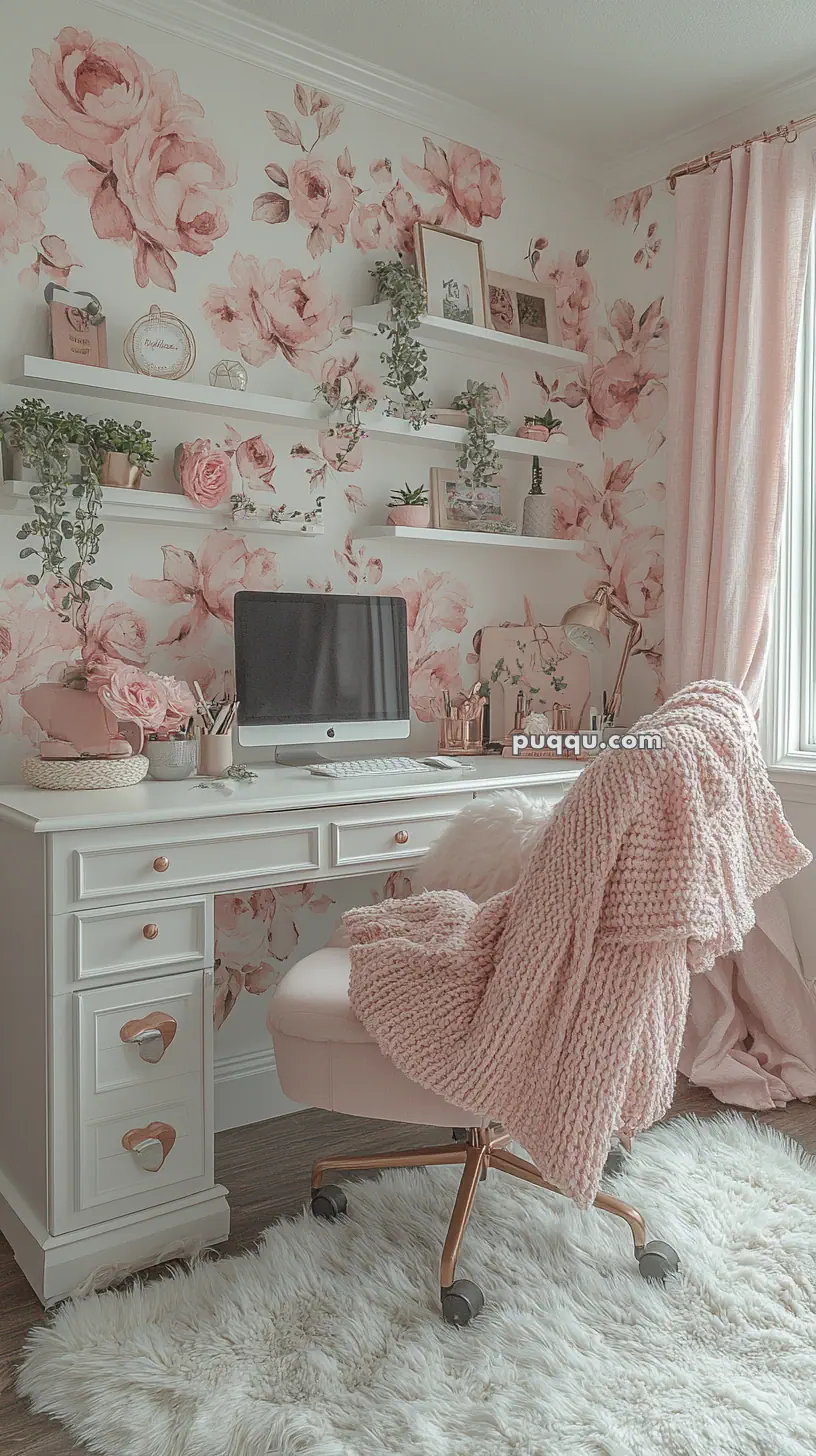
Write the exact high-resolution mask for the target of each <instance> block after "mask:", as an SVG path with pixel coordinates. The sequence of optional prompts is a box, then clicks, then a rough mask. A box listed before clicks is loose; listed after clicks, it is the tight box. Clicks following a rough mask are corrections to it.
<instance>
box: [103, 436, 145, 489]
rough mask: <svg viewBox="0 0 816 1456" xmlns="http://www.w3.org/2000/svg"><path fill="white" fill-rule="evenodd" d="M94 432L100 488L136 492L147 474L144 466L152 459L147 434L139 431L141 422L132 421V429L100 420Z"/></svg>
mask: <svg viewBox="0 0 816 1456" xmlns="http://www.w3.org/2000/svg"><path fill="white" fill-rule="evenodd" d="M95 430H96V442H97V449H98V451H99V453H100V465H99V481H100V484H101V485H116V486H120V487H121V488H122V489H124V490H138V489H139V486H140V485H141V483H142V476H143V475H149V474H150V471H149V470H148V468H147V467H148V465H151V464H152V463H153V461H154V460H155V459H156V454H155V451H154V449H153V445H154V440H153V436H152V435H151V433H150V431H149V430H145V429H144V428H143V426H142V422H141V420H134V422H133V424H132V425H120V423H119V421H118V420H100V421H99V423H98V424H97V425H96V426H95Z"/></svg>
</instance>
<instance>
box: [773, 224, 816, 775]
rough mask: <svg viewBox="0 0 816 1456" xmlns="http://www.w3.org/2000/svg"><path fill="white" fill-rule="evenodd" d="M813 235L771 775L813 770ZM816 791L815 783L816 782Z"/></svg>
mask: <svg viewBox="0 0 816 1456" xmlns="http://www.w3.org/2000/svg"><path fill="white" fill-rule="evenodd" d="M814 238H816V233H814V237H813V238H812V239H811V248H810V254H809V258H808V268H807V276H806V279H805V290H804V306H803V314H802V326H801V328H800V331H799V344H798V349H797V358H796V385H795V389H794V398H793V409H792V412H791V423H790V438H789V442H788V489H787V495H786V500H785V509H784V515H783V520H782V530H781V537H780V543H779V569H778V573H777V580H776V587H775V592H774V603H773V622H772V628H771V639H770V650H769V655H768V671H767V677H766V681H765V693H764V701H763V708H762V714H761V719H760V722H761V729H762V738H763V746H764V749H765V755H766V758H767V760H768V764H769V766H770V768H771V769H772V771H773V776H774V778H775V779H779V780H781V781H783V782H785V781H787V782H788V783H800V784H801V783H802V778H803V775H806V774H807V775H810V774H813V775H816V630H814V625H815V618H816V246H814ZM814 792H816V781H814Z"/></svg>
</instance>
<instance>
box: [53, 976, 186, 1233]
mask: <svg viewBox="0 0 816 1456" xmlns="http://www.w3.org/2000/svg"><path fill="white" fill-rule="evenodd" d="M72 1000H73V1009H74V1096H75V1128H76V1132H75V1137H76V1144H75V1145H76V1170H77V1183H76V1190H75V1202H76V1212H77V1213H81V1212H84V1211H87V1210H91V1209H96V1208H99V1209H106V1208H107V1205H108V1204H110V1203H115V1202H117V1201H118V1200H119V1199H122V1198H137V1199H138V1201H139V1204H140V1206H146V1205H149V1204H152V1203H161V1202H164V1201H166V1200H167V1199H168V1198H172V1197H174V1196H175V1194H176V1186H177V1185H178V1184H181V1183H184V1184H187V1183H189V1182H190V1180H197V1179H202V1180H203V1179H204V1178H205V1176H206V1175H207V1172H208V1154H207V1147H206V1143H205V1076H206V1069H205V1062H206V1060H207V1047H208V1045H209V1034H208V1029H207V1028H205V1025H204V1016H205V1012H206V1011H207V1010H208V1009H209V1007H208V997H207V995H206V993H205V972H203V971H193V972H189V973H187V974H181V975H171V976H163V977H158V978H156V979H154V980H150V981H142V982H140V983H139V984H138V985H136V986H133V985H122V986H100V987H98V988H95V989H94V990H87V991H78V992H76V994H75V995H74V996H73V998H72ZM157 1023H158V1028H160V1029H161V1030H162V1032H163V1040H162V1042H161V1044H160V1046H161V1050H160V1052H158V1051H157V1048H156V1047H155V1045H152V1044H151V1043H150V1042H148V1043H144V1042H142V1043H141V1044H140V1043H139V1042H138V1040H136V1039H135V1038H137V1037H138V1035H139V1032H140V1031H141V1030H143V1029H146V1030H148V1031H151V1030H153V1029H156V1028H157ZM123 1034H124V1035H125V1036H126V1037H128V1038H130V1039H129V1040H127V1041H123V1040H122V1037H123ZM140 1046H141V1047H142V1048H143V1049H144V1052H145V1054H146V1055H148V1056H156V1055H157V1054H158V1060H157V1061H146V1060H143V1058H142V1056H141V1055H140ZM168 1190H169V1191H168Z"/></svg>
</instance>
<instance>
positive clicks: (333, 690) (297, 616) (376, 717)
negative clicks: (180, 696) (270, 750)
mask: <svg viewBox="0 0 816 1456" xmlns="http://www.w3.org/2000/svg"><path fill="white" fill-rule="evenodd" d="M235 691H236V695H237V697H238V703H239V706H238V742H239V743H240V744H242V745H244V746H245V747H251V746H274V747H275V748H278V747H279V746H280V745H285V744H314V745H319V744H332V743H348V742H354V741H355V740H356V741H361V742H362V741H368V740H370V739H378V738H379V739H382V738H407V736H408V734H409V732H410V728H411V723H410V707H409V701H408V623H407V616H406V610H405V602H404V600H403V598H402V597H387V596H383V597H364V596H334V595H333V594H332V595H329V594H326V595H324V594H322V593H317V592H314V593H307V592H260V591H257V592H256V591H241V592H236V594H235ZM276 756H277V757H278V758H279V759H282V758H283V755H281V754H280V753H278V754H277V755H276ZM301 756H302V755H301ZM313 756H314V755H313ZM290 761H293V760H292V759H291V757H290Z"/></svg>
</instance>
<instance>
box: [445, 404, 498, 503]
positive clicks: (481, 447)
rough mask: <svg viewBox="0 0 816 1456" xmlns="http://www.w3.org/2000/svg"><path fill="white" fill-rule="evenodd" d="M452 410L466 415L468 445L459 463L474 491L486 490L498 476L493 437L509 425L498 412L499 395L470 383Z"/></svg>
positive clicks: (463, 450) (464, 446) (459, 457)
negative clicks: (463, 411)
mask: <svg viewBox="0 0 816 1456" xmlns="http://www.w3.org/2000/svg"><path fill="white" fill-rule="evenodd" d="M451 408H452V409H459V410H465V411H466V413H467V426H466V430H467V433H466V436H465V443H464V445H463V446H462V452H461V454H460V455H459V456H457V460H456V463H457V465H458V466H459V469H460V470H461V471H462V474H463V475H464V476H465V477H466V478H467V480H468V482H469V483H470V485H471V486H472V488H473V489H474V490H484V489H485V487H487V486H489V485H490V484H491V482H492V481H493V480H494V479H495V478H496V476H497V475H498V473H499V452H498V450H497V449H496V445H495V440H494V436H495V435H496V434H497V433H500V432H501V431H502V430H506V429H507V426H508V423H509V421H508V420H506V419H505V417H504V415H500V414H499V413H498V412H497V409H496V391H495V390H494V389H493V388H491V386H490V385H489V384H482V383H478V382H477V381H476V380H475V379H469V380H468V382H467V386H466V388H465V389H463V390H462V392H461V394H457V396H456V398H455V399H454V400H453V403H452V405H451Z"/></svg>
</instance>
